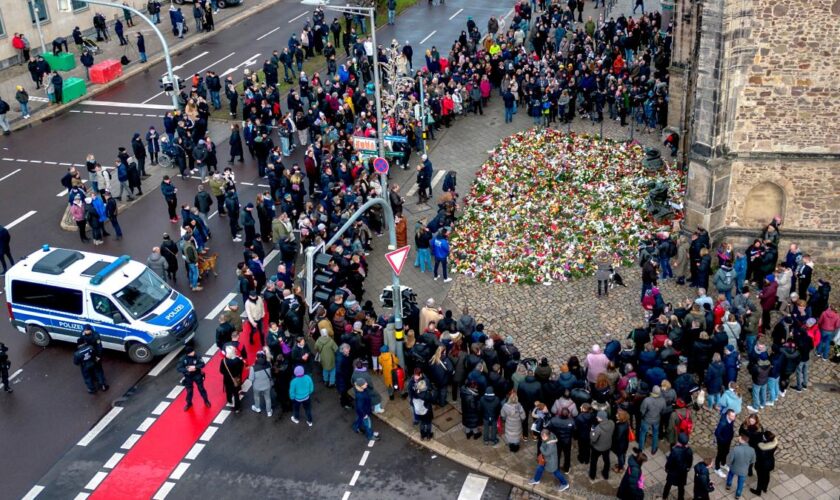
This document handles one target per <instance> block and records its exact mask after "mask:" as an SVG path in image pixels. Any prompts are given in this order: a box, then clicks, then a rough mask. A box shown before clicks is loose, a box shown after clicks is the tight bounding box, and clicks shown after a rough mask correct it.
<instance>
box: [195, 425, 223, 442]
mask: <svg viewBox="0 0 840 500" xmlns="http://www.w3.org/2000/svg"><path fill="white" fill-rule="evenodd" d="M218 430H219V428H218V427H214V426H212V425H211V426H210V427H208V428H207V430H206V431H204V434H202V435H201V437H200V438H198V440H199V441H210V440H211V439H213V436H214V435H215V434H216V431H218Z"/></svg>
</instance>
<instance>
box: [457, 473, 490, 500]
mask: <svg viewBox="0 0 840 500" xmlns="http://www.w3.org/2000/svg"><path fill="white" fill-rule="evenodd" d="M486 487H487V477H486V476H479V475H478V474H472V473H470V474H468V475H467V479H466V480H464V485H463V486H461V493H460V494H459V495H458V500H481V495H482V494H483V493H484V488H486Z"/></svg>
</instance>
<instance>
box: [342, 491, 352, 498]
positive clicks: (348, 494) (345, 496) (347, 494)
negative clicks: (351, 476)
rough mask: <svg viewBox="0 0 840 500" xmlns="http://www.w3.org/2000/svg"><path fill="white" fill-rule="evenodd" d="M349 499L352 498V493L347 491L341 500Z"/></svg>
mask: <svg viewBox="0 0 840 500" xmlns="http://www.w3.org/2000/svg"><path fill="white" fill-rule="evenodd" d="M348 498H350V492H349V491H345V492H344V495H342V497H341V500H347V499H348Z"/></svg>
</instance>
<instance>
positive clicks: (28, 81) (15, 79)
mask: <svg viewBox="0 0 840 500" xmlns="http://www.w3.org/2000/svg"><path fill="white" fill-rule="evenodd" d="M279 2H280V0H249V2H248V3H247V4H246V5H243V6H234V7H228V8H226V9H220V10H219V12H218V13H217V14H215V15H214V21H215V25H216V29H215V30H214V31H211V32H209V33H204V32H202V33H196V32H195V30H194V28H195V26H194V25H193V24H192V18H191V17H190V16H191V14H189V15H188V16H187V22H188V25H189V27H190V28H191V29H190V31H189V33H187V34H186V35H184V39H183V40H181V39H179V38H178V37H176V36H174V35H173V34H172V29H171V23H170V22H169V11H168V8H166V7H164V8H163V9H161V16H160V17H161V22H160V24H158V25H157V27H158V29H159V30H160V31H161V33H163V35H164V37H165V38H166V42H167V43H168V44H169V53H170V56H171V57H173V58H174V57H175V56H176V55H177V54H179V53H180V52H182V51H184V50H186V49H188V48H190V47H192V46H193V45H196V44H197V43H199V42H202V41H204V40H206V39H208V38H210V37H212V36H214V35H216V34H217V33H218V32H219V31H221V30H223V29H225V28H228V27H230V26H232V25H233V24H235V23H238V22H240V21H242V20H244V19H245V18H247V17H248V16H252V15H255V14H258V13H259V12H262V11H264V10H266V9H268V8H269V7H271V6H273V5H275V4H277V3H279ZM185 7H188V5H187V4H185V5H184V6H182V7H181V8H182V10H183V11H184V12H185V15H186V14H187V12H186V10H185ZM135 19H136V23H135V27H133V28H128V27H126V28H125V38H126V40H128V41H129V42H131V45H129V46H122V47H121V46H120V44H119V39H117V37H116V35H114V34H113V30H111V41H110V42H104V41H103V42H99V48H100V49H101V52H100V53H99V54H97V55H95V56H94V63H99V62H102V61H105V60H106V59H114V60H119V59H120V58H121V57H122V56H123V54H125V55H126V56H128V58H129V59H130V60H131V63H130V64H128V65H127V66H124V67H123V74H122V76H120V77H119V78H116V79H114V80H112V81H110V82H108V83H105V84H101V85H97V84H91V83H90V82H88V83H87V93H86V94H85V96H84V99H89V98H91V97H93V96H95V95H96V94H98V93H100V92H102V91H104V90H106V89H108V88H111V87H113V86H114V85H116V84H117V83H120V82H122V81H125V80H126V79H128V78H131V77H132V76H134V75H136V74H138V73H141V72H143V71H146V70H147V68H148V67H150V66H152V65H154V64H157V63H159V62H161V61H163V60H164V57H163V50H162V48H161V45H160V40H159V39H158V37H157V35H156V34H155V32H154V31H153V30H152V29H151V27H150V26H149V25H148V24H146V23H145V22H143V21H142V20H141V19H139V18H136V17H135ZM138 31H139V32H142V33H143V37H144V38H145V41H146V56H147V58H148V62H146V63H142V64H141V63H140V62H139V61H140V56H139V55H138V53H137V48H136V40H137V36H136V34H137V32H138ZM68 43H69V45H70V53H72V54H73V56H74V59H75V62H76V67H75V68H73V69H72V70H71V71H63V72H61V76H62V78H64V79H65V80H66V79H67V78H70V77H77V78H81V79H83V80H84V79H85V68H84V66H82V64H81V63H80V62H79V53H78V50H77V49H76V46H75V45H74V44H73V43H72V40H69V42H68ZM173 64H176V61H173ZM48 78H49V77H48V76H47V77H45V80H47V79H48ZM18 85H21V86H23V88H24V89H26V91H27V92H28V93H29V98H30V101H29V110H30V115H31V117H30V118H29V119H28V120H24V119H23V118H22V117H21V114H20V107H19V105H18V102H17V101H16V100H15V92H16V87H17V86H18ZM0 97H3V99H4V100H5V101H6V102H8V103H9V106H10V107H11V108H12V109H11V111H9V114H8V115H7V116H8V118H9V124H10V125H11V128H12V130H18V129H21V128H23V127H26V126H29V125H30V124H34V123H36V122H37V121H39V120H44V119H46V118H49V117H51V116H53V115H56V114H58V113H60V112H62V111H64V110H65V109H67V108H69V107H71V106H73V105H74V104H75V102H71V103H69V104H61V105H49V103H48V101H47V94H46V90H45V89H44V86H42V87H41V88H40V89H38V90H36V89H35V82H33V81H32V78H31V77H30V75H29V71H28V70H27V69H26V66H25V65H24V66H23V67H21V66H12V67H10V68H7V69H5V70H3V71H0Z"/></svg>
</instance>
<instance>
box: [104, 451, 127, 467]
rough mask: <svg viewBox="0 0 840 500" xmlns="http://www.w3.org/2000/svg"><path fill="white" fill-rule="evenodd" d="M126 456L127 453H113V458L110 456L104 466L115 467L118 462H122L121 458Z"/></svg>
mask: <svg viewBox="0 0 840 500" xmlns="http://www.w3.org/2000/svg"><path fill="white" fill-rule="evenodd" d="M124 456H125V453H114V454H113V455H111V458H109V459H108V461H107V462H105V465H103V466H102V468H103V469H113V468H114V467H116V466H117V464H118V463H120V460H122V458H123V457H124Z"/></svg>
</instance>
